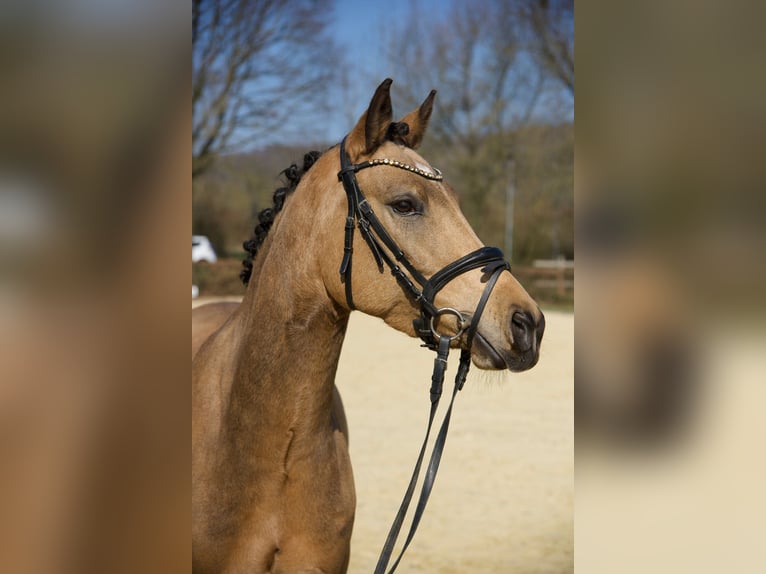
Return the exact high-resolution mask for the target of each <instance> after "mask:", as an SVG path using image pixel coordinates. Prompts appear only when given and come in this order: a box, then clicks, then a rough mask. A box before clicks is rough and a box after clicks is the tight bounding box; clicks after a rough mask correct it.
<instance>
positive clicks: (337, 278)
mask: <svg viewBox="0 0 766 574" xmlns="http://www.w3.org/2000/svg"><path fill="white" fill-rule="evenodd" d="M390 85H391V80H386V81H384V82H383V83H382V84H381V85H380V86H379V87H378V89H377V91H376V92H375V95H374V96H373V98H372V101H371V103H370V106H369V108H368V109H367V111H366V112H365V113H364V114H363V115H362V117H361V119H360V120H359V122H358V123H357V124H356V126H355V127H354V128H353V130H351V132H350V133H349V134H348V136H347V137H346V140H345V142H344V146H341V148H345V151H344V149H338V148H336V149H334V150H332V152H331V153H327V154H325V155H324V156H323V157H322V158H321V160H320V161H321V162H322V163H323V164H324V165H325V170H329V169H333V170H334V171H335V173H337V172H338V170H339V169H340V162H341V159H340V157H339V154H340V155H342V154H343V153H345V154H346V155H347V158H348V159H347V164H348V162H350V164H353V165H354V167H355V168H356V167H360V168H361V169H358V170H356V169H354V170H353V171H354V176H355V178H356V181H357V182H358V186H359V189H360V190H361V192H362V194H363V200H364V198H366V202H367V203H368V204H369V206H370V207H371V208H372V210H373V212H374V214H375V216H377V219H378V221H379V223H380V225H381V226H382V227H383V228H384V229H385V232H387V233H388V235H389V236H390V238H391V239H393V241H394V242H395V244H396V246H398V247H399V248H400V249H401V251H402V252H403V254H404V255H405V258H406V261H407V262H409V264H411V267H412V268H414V270H415V273H413V270H412V269H409V268H406V267H407V266H406V265H402V262H401V261H397V257H396V253H395V252H394V250H393V249H392V248H391V246H390V245H388V244H386V242H385V241H381V240H380V234H379V233H377V232H375V230H373V234H374V235H375V237H376V238H377V239H378V241H377V246H378V248H380V250H382V251H383V252H384V253H383V258H385V257H386V256H388V259H389V260H391V261H392V262H393V263H395V264H398V265H399V266H401V267H402V268H403V271H402V272H403V273H404V274H405V275H406V276H407V277H408V278H409V279H410V280H411V281H412V282H413V283H414V284H415V285H417V286H419V287H422V285H419V283H420V281H419V280H418V277H417V276H415V275H416V274H417V272H419V274H420V279H423V278H431V277H433V276H434V274H436V273H437V272H438V271H440V270H442V269H444V268H445V266H447V265H449V264H450V263H453V262H455V261H457V260H459V259H461V258H462V257H464V256H466V254H469V253H472V252H474V251H476V250H478V249H479V248H481V247H482V243H481V241H480V240H479V238H478V237H477V236H476V234H475V233H474V231H473V229H472V228H471V226H470V225H469V223H468V222H467V221H466V219H465V217H464V216H463V214H462V212H461V211H460V208H459V206H458V200H457V196H456V194H455V192H454V191H453V189H452V188H451V187H450V186H449V185H448V184H447V183H445V182H444V181H442V180H441V175H440V172H438V170H435V169H434V168H433V167H431V166H430V165H429V164H428V163H427V162H426V161H425V160H424V159H423V158H422V157H421V156H420V155H419V154H418V153H417V152H416V151H415V149H416V148H417V147H418V146H419V144H420V142H421V141H422V138H423V135H424V132H425V130H426V126H427V124H428V120H429V117H430V115H431V110H432V107H433V100H434V95H435V92H431V94H430V95H429V96H428V97H427V98H426V100H425V101H424V102H423V104H422V105H421V106H420V107H419V108H417V109H416V110H414V111H413V112H411V113H410V114H408V115H406V116H405V117H403V118H402V119H401V120H400V121H399V122H394V123H392V108H391V98H390V94H389V89H390ZM328 162H329V163H328ZM365 162H370V163H365ZM397 163H398V165H397ZM333 164H334V165H333ZM366 168H369V169H366ZM325 170H317V172H319V171H325ZM333 185H334V189H333V190H332V191H331V192H329V193H330V194H331V195H332V196H333V199H332V201H333V208H332V209H331V210H329V211H330V212H331V213H332V217H333V218H335V219H333V220H332V221H330V222H329V224H328V230H327V233H328V234H329V235H328V237H327V241H329V242H330V243H331V244H332V245H333V248H332V249H333V253H334V255H333V256H332V257H328V258H327V260H326V261H325V262H323V263H322V267H323V269H322V274H323V277H324V281H325V284H326V286H327V290H328V292H329V293H330V296H331V297H332V298H333V299H334V300H335V302H336V304H337V305H339V306H342V307H345V308H350V307H351V306H352V305H353V306H354V307H355V308H357V309H359V310H361V311H364V312H365V313H368V314H371V315H374V316H377V317H381V318H382V319H383V320H384V321H385V322H386V323H387V324H389V325H390V326H392V327H394V328H396V329H398V330H400V331H403V332H404V333H407V334H409V335H411V336H415V335H416V334H417V333H416V329H415V328H414V327H413V320H417V319H418V318H419V317H420V310H421V309H420V305H421V304H420V303H419V302H416V301H415V300H414V297H413V296H412V293H411V292H408V291H407V289H406V288H403V287H402V285H400V284H399V283H398V282H397V280H396V279H395V278H394V277H393V276H392V274H391V273H388V272H386V273H381V268H383V267H385V266H382V265H381V256H380V255H378V256H376V255H375V254H374V251H375V248H370V246H369V245H366V244H365V240H364V234H363V230H359V231H356V232H355V234H356V235H355V238H354V242H353V255H347V256H346V259H347V260H348V259H350V260H351V263H352V265H353V273H346V274H345V275H344V274H343V271H341V274H339V273H338V264H339V263H340V262H341V260H342V259H343V249H344V242H345V241H347V235H348V234H349V232H344V221H346V217H345V216H346V211H347V209H348V208H347V194H346V193H344V186H343V184H341V183H340V182H338V183H337V184H333ZM349 202H350V200H349ZM363 202H364V201H363ZM341 213H342V214H343V215H341ZM360 235H361V237H360ZM492 253H497V252H492ZM496 257H497V256H496ZM501 263H502V262H501ZM492 265H494V266H495V267H497V265H498V262H497V261H494V262H493V264H492ZM473 267H474V268H471V269H470V270H469V271H467V272H463V273H459V274H454V276H452V278H450V279H449V281H448V282H447V283H446V284H444V285H443V288H441V289H440V290H438V291H437V292H436V294H435V297H434V299H433V305H434V307H435V308H437V309H443V308H450V309H454V310H457V311H459V313H460V314H461V315H462V316H463V325H462V326H463V328H465V327H466V325H467V324H468V323H470V321H471V318H472V316H473V314H474V312H475V310H476V309H477V306H478V305H479V302H480V300H481V299H482V295H483V293H484V292H485V287H486V285H487V282H488V281H490V280H492V281H494V280H496V281H497V282H496V283H495V284H494V290H492V289H491V288H490V289H489V290H488V293H489V291H491V294H490V296H489V298H488V300H487V301H486V306H485V307H484V311H483V313H482V314H481V316H480V321H479V322H478V326H477V328H476V331H475V337H474V339H473V345H472V359H473V362H474V364H476V365H477V366H478V367H480V368H484V369H511V370H513V371H523V370H526V369H529V368H531V367H532V366H534V365H535V364H536V363H537V360H538V356H539V349H540V341H541V339H542V335H543V330H544V328H545V319H544V317H543V314H542V313H541V312H540V309H539V308H538V306H537V304H536V303H535V301H534V300H533V299H532V298H531V297H530V296H529V294H527V292H526V291H525V290H524V288H523V287H522V286H521V285H520V284H519V282H518V281H517V280H516V279H515V278H514V277H513V276H512V275H511V273H509V272H505V271H503V272H498V273H497V277H496V278H491V277H490V276H491V275H492V274H491V272H490V271H488V269H487V266H486V265H484V264H481V265H474V266H473ZM345 283H347V284H349V289H348V290H347V288H346V285H345ZM433 324H434V327H435V330H436V331H437V332H438V333H439V334H456V333H457V332H458V330H459V329H460V326H459V318H458V316H457V315H456V314H454V313H451V312H447V313H441V314H438V315H437V316H436V318H435V321H434V323H433ZM429 327H430V326H429V325H426V328H427V329H428V328H429ZM466 344H467V341H466V335H465V334H463V335H462V336H460V337H457V338H456V339H455V341H453V345H455V346H457V345H466Z"/></svg>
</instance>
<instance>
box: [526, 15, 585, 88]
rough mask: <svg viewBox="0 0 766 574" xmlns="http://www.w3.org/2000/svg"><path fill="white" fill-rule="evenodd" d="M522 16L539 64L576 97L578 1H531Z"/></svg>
mask: <svg viewBox="0 0 766 574" xmlns="http://www.w3.org/2000/svg"><path fill="white" fill-rule="evenodd" d="M520 13H521V16H522V17H523V18H524V19H525V20H526V22H527V24H528V25H529V31H530V32H531V36H530V40H531V46H532V48H533V52H534V55H535V57H536V58H537V60H538V62H539V63H540V64H541V65H542V66H543V67H545V68H546V69H547V70H548V72H549V73H550V74H551V75H552V76H553V77H555V78H557V79H558V80H559V81H560V82H561V84H562V85H563V86H564V87H565V88H566V89H567V90H568V91H569V93H570V94H572V95H574V0H527V1H526V2H524V5H523V6H522V9H521V12H520Z"/></svg>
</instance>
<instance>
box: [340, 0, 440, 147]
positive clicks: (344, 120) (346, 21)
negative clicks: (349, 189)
mask: <svg viewBox="0 0 766 574" xmlns="http://www.w3.org/2000/svg"><path fill="white" fill-rule="evenodd" d="M447 4H448V3H447V2H446V1H445V0H387V1H384V2H371V1H359V0H336V2H335V10H334V18H333V21H334V23H333V25H332V26H331V28H330V30H331V33H332V34H334V36H335V39H336V41H337V43H338V44H339V45H340V46H341V47H342V49H343V50H344V51H345V52H346V54H347V55H348V56H349V60H350V63H351V64H352V65H353V69H354V70H357V71H358V73H357V74H354V73H352V74H351V76H352V79H353V80H354V83H353V85H352V86H351V89H350V93H349V94H347V95H346V98H347V99H348V100H349V103H350V105H354V106H356V108H355V109H354V110H353V117H354V118H355V119H356V118H358V117H359V116H360V115H361V114H362V112H363V111H364V110H365V108H366V106H367V104H369V103H370V102H369V100H370V98H371V97H372V94H373V92H374V91H375V88H376V87H377V86H378V84H379V83H380V82H382V81H383V80H384V79H385V78H387V77H391V78H393V79H394V82H396V70H395V69H392V65H391V64H390V63H389V62H388V60H387V58H386V57H385V52H384V49H385V30H386V29H387V28H388V27H393V26H396V25H397V23H398V22H403V21H404V19H406V18H407V14H408V12H409V11H411V10H413V7H415V6H417V7H418V9H424V11H425V12H431V11H432V10H443V9H444V8H445V6H446V5H447ZM351 101H353V102H354V103H353V104H352V103H351ZM351 114H352V111H350V110H339V111H338V114H337V116H336V117H333V118H331V121H329V122H327V125H328V133H327V139H328V141H340V139H341V138H342V137H343V136H344V135H345V132H346V131H348V130H349V129H350V128H351V127H352V125H350V124H349V121H350V117H352V116H351Z"/></svg>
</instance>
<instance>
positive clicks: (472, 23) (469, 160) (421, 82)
mask: <svg viewBox="0 0 766 574" xmlns="http://www.w3.org/2000/svg"><path fill="white" fill-rule="evenodd" d="M531 1H532V0H475V1H473V2H470V3H468V2H457V1H455V2H452V3H451V4H450V5H449V6H448V7H447V8H445V10H444V11H442V12H440V13H438V14H430V15H429V17H423V16H424V15H423V14H417V13H414V14H411V17H410V18H409V20H408V23H407V24H406V25H405V26H403V27H402V28H400V29H398V30H397V31H395V32H392V34H391V38H390V40H389V45H390V51H389V59H390V61H391V63H392V65H395V66H396V69H397V72H396V78H397V81H396V83H395V84H394V89H395V90H397V91H398V92H399V93H398V97H397V100H400V101H401V100H404V101H405V102H406V104H407V106H408V107H414V106H415V105H416V104H417V103H418V102H419V101H420V99H422V98H423V97H424V96H425V94H427V93H428V90H430V89H431V88H437V89H438V90H439V95H438V96H437V112H436V113H434V115H433V117H432V120H431V127H430V134H429V138H428V139H427V141H426V143H425V145H424V147H426V150H424V153H425V154H426V155H427V157H429V158H431V159H432V160H433V161H434V162H439V163H438V165H442V166H444V167H445V168H447V169H448V170H449V176H450V180H451V181H452V183H453V184H455V186H456V188H457V189H458V190H459V191H460V194H461V203H462V207H463V210H464V212H465V213H466V216H467V217H468V218H469V220H470V221H471V222H472V224H473V225H474V228H475V229H477V231H478V232H479V234H480V236H482V238H483V239H484V240H485V241H487V242H490V243H495V244H500V243H503V240H504V238H505V237H506V236H507V235H508V233H511V232H512V229H508V228H507V226H509V225H511V226H512V225H513V222H512V221H511V222H506V220H505V213H506V210H504V209H503V208H502V207H503V205H506V206H507V204H508V203H509V202H513V201H516V202H517V203H518V202H520V205H521V206H522V207H524V208H523V209H519V210H517V212H518V213H519V216H518V217H532V216H533V215H532V214H533V210H531V209H526V206H527V205H529V204H531V203H532V202H536V203H538V204H540V205H541V207H540V208H539V209H537V210H536V211H535V212H534V213H535V215H534V217H536V218H537V219H536V223H538V224H539V225H538V226H537V227H539V226H540V225H558V224H559V223H558V222H553V221H550V220H545V221H544V218H546V217H549V216H550V214H553V213H557V212H559V213H560V212H562V210H561V209H554V208H555V207H556V205H555V204H556V202H557V201H558V200H559V198H558V197H554V196H555V195H557V194H558V195H561V194H562V193H566V192H565V190H564V189H563V185H564V184H559V182H565V180H566V177H565V176H561V175H560V174H556V175H555V177H556V179H557V182H556V184H555V185H553V184H552V178H553V177H554V175H553V172H552V171H551V168H544V169H548V170H549V173H548V174H545V173H539V172H538V173H531V171H530V170H531V168H532V166H533V165H534V167H535V168H536V169H537V168H538V166H540V165H541V164H540V163H538V162H536V161H535V162H532V158H534V157H540V156H543V155H544V154H546V153H549V152H550V148H551V147H552V146H553V145H554V144H555V142H552V141H551V138H548V139H547V140H545V141H542V140H540V138H539V137H538V132H539V129H537V127H536V126H533V124H535V123H538V122H539V121H540V120H541V119H544V122H543V123H554V124H555V123H556V122H557V121H562V122H563V123H567V122H568V121H569V117H568V116H566V115H564V116H562V117H561V118H554V117H552V114H551V113H550V111H549V110H548V108H546V107H545V106H546V105H547V106H550V98H560V97H561V95H562V90H561V87H560V85H559V82H558V80H559V78H558V76H554V75H553V73H552V70H551V69H550V68H549V67H548V66H547V64H544V63H543V61H542V60H541V59H540V58H541V56H540V54H541V52H540V50H541V48H540V39H539V38H538V35H537V34H538V33H537V31H536V29H535V28H534V27H533V26H532V24H531V20H530V17H528V15H529V14H531V9H530V2H531ZM560 18H561V24H562V27H561V29H562V30H563V32H562V33H564V34H566V28H565V27H564V24H566V18H565V16H564V15H562V16H560ZM550 21H552V20H550ZM570 23H571V21H570ZM551 37H554V36H553V34H552V33H551ZM570 37H571V34H570ZM570 39H571V38H570ZM572 41H573V40H572ZM572 73H573V71H572ZM572 84H573V79H572ZM546 98H548V100H546ZM564 99H567V98H564ZM569 105H571V98H570V99H568V101H566V102H564V108H566V107H567V106H569ZM544 110H548V111H547V114H548V115H547V116H546V117H544V118H543V115H544ZM528 128H529V129H528ZM533 128H534V129H533ZM540 129H542V127H541V128H540ZM531 140H536V141H534V142H533V141H531ZM529 145H534V146H538V147H537V149H535V150H531V149H528V146H529ZM570 157H571V154H570ZM565 164H566V162H565ZM511 165H515V166H516V170H515V171H516V172H517V173H518V174H519V177H520V178H521V179H520V181H519V186H518V193H516V194H514V193H511V192H509V191H508V190H509V189H513V186H510V185H509V181H512V180H514V179H515V177H516V176H514V175H513V174H511V173H509V169H510V166H511ZM562 169H565V170H566V169H568V164H566V165H564V167H563V168H562ZM545 178H548V179H549V180H550V181H548V182H544V181H543V180H544V179H545ZM533 179H534V180H536V182H535V184H532V180H533ZM543 188H544V189H545V190H546V191H545V193H543V194H541V193H540V190H542V189H543ZM533 193H537V195H536V196H535V195H533ZM546 194H547V197H543V196H544V195H546ZM514 195H515V199H514ZM541 202H542V203H541ZM543 203H544V204H545V205H543ZM508 211H510V210H508ZM538 214H539V215H538ZM566 217H569V216H568V215H566ZM517 219H518V218H517ZM522 227H523V226H522ZM527 228H535V226H527ZM535 229H536V228H535ZM552 233H553V232H552ZM506 244H507V245H506V246H507V247H510V242H508V241H506ZM524 245H525V242H524V241H520V242H518V245H517V246H516V247H514V251H518V252H520V253H524V254H527V253H532V251H533V250H530V249H526V248H525V246H524ZM535 249H537V251H539V252H540V253H541V255H543V256H544V255H547V254H545V253H544V248H537V247H535ZM508 255H509V256H511V255H512V254H511V253H508Z"/></svg>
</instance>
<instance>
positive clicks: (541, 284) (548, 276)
mask: <svg viewBox="0 0 766 574" xmlns="http://www.w3.org/2000/svg"><path fill="white" fill-rule="evenodd" d="M513 274H514V276H515V277H516V278H517V279H518V280H519V281H520V282H521V284H522V285H524V287H526V289H527V291H529V293H530V295H532V296H533V297H534V298H535V299H537V300H538V301H540V302H541V303H571V302H573V301H574V261H571V260H565V259H537V260H535V261H534V262H533V264H532V265H514V266H513Z"/></svg>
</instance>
